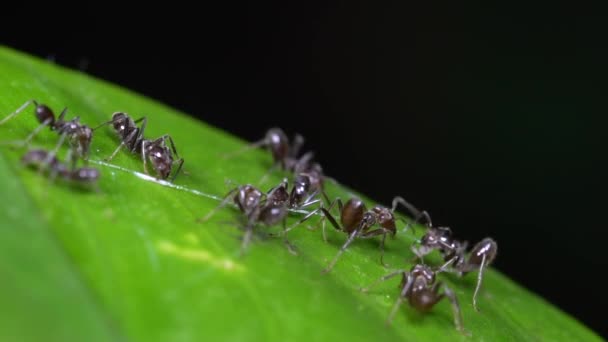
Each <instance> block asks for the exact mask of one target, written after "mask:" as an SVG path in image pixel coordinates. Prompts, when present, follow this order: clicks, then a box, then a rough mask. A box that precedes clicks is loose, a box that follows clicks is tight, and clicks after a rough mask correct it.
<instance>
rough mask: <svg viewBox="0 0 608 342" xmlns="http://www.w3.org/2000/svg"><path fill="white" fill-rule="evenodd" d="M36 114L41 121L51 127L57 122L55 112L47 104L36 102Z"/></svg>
mask: <svg viewBox="0 0 608 342" xmlns="http://www.w3.org/2000/svg"><path fill="white" fill-rule="evenodd" d="M35 115H36V119H37V120H38V122H40V123H46V124H47V125H49V126H50V127H53V125H54V124H55V114H54V113H53V110H51V108H49V107H47V106H46V105H43V104H38V103H36V111H35Z"/></svg>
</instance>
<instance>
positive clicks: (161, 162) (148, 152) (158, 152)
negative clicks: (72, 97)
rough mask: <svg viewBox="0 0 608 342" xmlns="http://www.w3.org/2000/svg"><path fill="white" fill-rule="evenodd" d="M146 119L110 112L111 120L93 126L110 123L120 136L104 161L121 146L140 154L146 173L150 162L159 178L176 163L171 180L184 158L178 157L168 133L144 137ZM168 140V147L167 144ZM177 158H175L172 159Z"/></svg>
mask: <svg viewBox="0 0 608 342" xmlns="http://www.w3.org/2000/svg"><path fill="white" fill-rule="evenodd" d="M139 122H141V123H142V124H141V127H137V125H136V124H137V123H139ZM147 123H148V119H147V118H146V117H145V116H144V117H141V118H139V119H137V120H133V119H131V118H130V117H129V116H128V115H127V114H126V113H123V112H116V113H114V114H112V120H110V121H107V122H104V123H102V124H100V125H99V126H97V127H95V130H97V129H98V128H100V127H103V126H105V125H109V124H112V126H113V128H114V130H115V131H116V134H118V137H119V138H120V140H121V142H120V145H118V147H117V148H116V150H114V152H113V153H112V154H111V155H110V156H109V157H107V158H105V160H106V161H110V160H112V159H113V158H114V156H116V154H117V153H118V151H120V150H121V149H122V148H123V147H126V148H127V149H129V151H130V152H131V153H134V154H136V153H137V154H140V155H141V159H142V162H143V164H144V172H145V173H146V174H148V164H147V162H148V161H149V162H150V164H152V168H153V169H154V171H155V172H156V175H157V177H158V178H160V179H167V178H169V176H170V175H171V172H172V171H173V168H174V167H173V166H174V164H177V169H176V170H175V172H174V173H173V177H171V181H173V180H174V179H175V177H177V174H178V173H179V171H180V170H181V169H182V166H183V165H184V159H183V158H180V157H179V155H178V154H177V150H176V149H175V144H174V143H173V139H172V138H171V136H170V135H169V134H165V135H163V136H161V137H160V138H158V139H155V140H148V139H145V138H144V130H145V129H146V125H147ZM167 141H169V146H171V148H169V147H168V146H167ZM174 157H175V158H177V159H174Z"/></svg>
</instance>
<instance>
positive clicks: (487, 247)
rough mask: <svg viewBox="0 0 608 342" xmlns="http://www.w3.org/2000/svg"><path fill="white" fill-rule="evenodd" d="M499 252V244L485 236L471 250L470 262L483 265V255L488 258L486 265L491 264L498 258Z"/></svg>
mask: <svg viewBox="0 0 608 342" xmlns="http://www.w3.org/2000/svg"><path fill="white" fill-rule="evenodd" d="M497 252H498V245H497V244H496V241H494V240H493V239H492V238H485V239H483V240H481V241H480V242H478V243H477V244H476V245H475V246H474V247H473V249H472V250H471V256H470V257H469V264H471V265H481V262H482V260H483V257H484V256H485V258H486V261H485V263H486V265H489V264H491V263H492V261H494V259H495V258H496V253H497Z"/></svg>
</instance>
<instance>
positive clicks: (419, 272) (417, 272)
mask: <svg viewBox="0 0 608 342" xmlns="http://www.w3.org/2000/svg"><path fill="white" fill-rule="evenodd" d="M410 273H411V275H412V277H414V281H416V280H418V279H421V280H424V281H425V282H426V283H427V284H432V283H434V282H435V272H433V270H432V269H431V268H430V267H429V266H427V265H422V264H418V265H415V266H414V267H412V270H411V271H410Z"/></svg>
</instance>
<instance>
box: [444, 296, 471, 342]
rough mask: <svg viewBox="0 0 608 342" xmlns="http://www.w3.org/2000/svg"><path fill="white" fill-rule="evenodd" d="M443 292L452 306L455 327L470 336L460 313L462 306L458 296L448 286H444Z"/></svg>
mask: <svg viewBox="0 0 608 342" xmlns="http://www.w3.org/2000/svg"><path fill="white" fill-rule="evenodd" d="M443 292H444V293H445V296H446V297H448V299H449V300H450V303H451V304H452V313H453V315H454V325H455V326H456V329H457V330H458V331H459V332H461V333H463V334H465V335H470V333H469V332H467V331H466V330H465V329H464V326H463V325H462V312H461V311H460V304H458V298H457V297H456V294H455V293H454V291H452V289H450V288H449V287H448V286H447V285H443Z"/></svg>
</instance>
